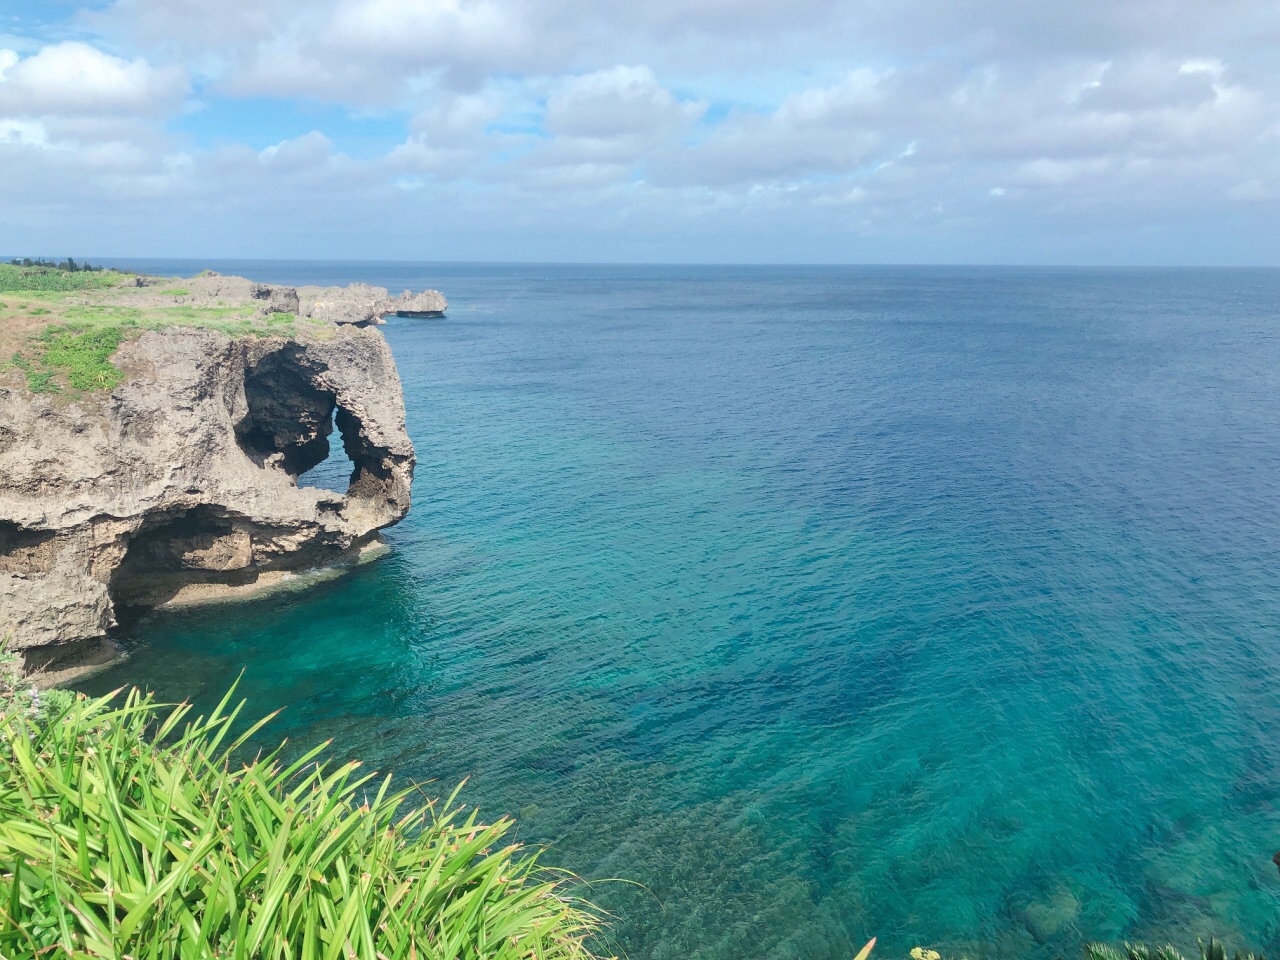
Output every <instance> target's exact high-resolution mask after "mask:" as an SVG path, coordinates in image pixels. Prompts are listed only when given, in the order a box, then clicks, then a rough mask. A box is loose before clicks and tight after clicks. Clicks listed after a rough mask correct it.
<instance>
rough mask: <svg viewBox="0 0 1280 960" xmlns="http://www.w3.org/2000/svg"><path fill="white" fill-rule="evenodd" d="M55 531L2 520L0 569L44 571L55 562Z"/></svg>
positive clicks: (11, 571) (0, 523) (0, 525)
mask: <svg viewBox="0 0 1280 960" xmlns="http://www.w3.org/2000/svg"><path fill="white" fill-rule="evenodd" d="M53 537H54V534H53V531H51V530H27V529H25V528H23V527H20V526H18V524H16V523H14V522H13V521H12V520H0V571H4V572H6V573H37V572H39V573H44V572H46V571H47V570H48V569H49V565H50V564H51V563H52V562H53V546H54V545H53V542H52V541H53Z"/></svg>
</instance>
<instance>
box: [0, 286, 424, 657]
mask: <svg viewBox="0 0 1280 960" xmlns="http://www.w3.org/2000/svg"><path fill="white" fill-rule="evenodd" d="M255 287H256V288H259V289H257V290H256V292H252V293H251V294H250V299H255V298H256V299H257V300H259V301H261V302H262V303H264V304H267V305H268V306H269V310H266V311H261V315H262V316H263V317H266V318H267V319H268V320H269V321H270V322H269V323H267V325H266V327H265V328H261V327H252V328H246V329H245V330H241V329H238V328H236V327H234V326H232V327H229V328H227V327H226V325H225V324H222V326H223V327H224V329H215V328H212V327H210V326H202V325H200V324H199V323H194V324H192V323H187V324H177V325H170V326H164V325H161V326H159V328H157V329H149V330H145V332H141V333H140V335H139V334H137V333H136V332H131V333H130V335H129V337H128V338H127V339H123V340H122V342H120V343H119V344H118V346H117V347H116V349H115V350H114V352H113V353H112V355H111V357H110V361H111V363H112V365H113V367H114V368H115V369H116V370H118V371H119V375H118V380H119V382H118V383H117V384H116V385H114V387H113V388H111V389H110V390H109V391H108V390H105V389H103V390H96V391H95V390H83V391H76V390H73V389H70V388H68V389H66V390H64V391H57V390H53V391H42V390H40V389H34V390H33V389H31V387H30V383H37V384H42V383H46V382H47V381H44V380H33V381H29V382H23V381H22V379H21V378H19V377H16V376H9V377H6V378H0V631H2V632H9V633H11V637H10V643H11V645H12V646H13V647H15V648H17V649H19V650H21V651H22V652H23V653H24V654H25V655H26V659H27V663H28V665H29V666H36V667H38V666H41V665H43V664H44V663H45V662H50V661H56V660H59V659H65V658H66V656H67V655H68V653H71V652H75V651H76V650H78V651H79V653H78V654H77V655H83V654H84V653H86V652H87V651H88V650H91V649H92V648H93V647H94V646H95V645H100V644H101V641H102V638H105V637H107V636H108V635H109V634H110V632H111V630H112V629H113V628H114V627H115V626H116V625H117V617H118V612H119V611H120V610H121V609H122V608H129V607H151V606H156V605H159V604H162V603H166V602H169V601H171V600H175V599H177V600H183V599H193V598H194V599H213V598H218V597H222V596H231V595H235V594H237V593H238V592H244V591H251V590H254V589H260V588H261V587H262V586H264V585H266V584H270V583H272V582H274V581H276V580H279V579H282V578H285V577H288V576H289V575H291V574H293V573H296V572H298V571H303V570H307V569H312V568H316V567H320V566H325V565H329V564H333V563H335V562H340V561H342V560H344V559H349V558H352V557H354V556H355V555H356V554H358V553H359V552H360V551H361V550H362V549H364V548H367V547H368V546H370V545H371V544H373V543H376V542H377V531H378V530H380V529H381V528H383V527H386V526H389V525H391V524H394V523H396V522H397V521H399V520H400V519H401V518H402V517H404V515H405V514H406V513H407V512H408V509H409V502H410V485H411V483H412V480H413V469H414V463H415V460H414V451H413V446H412V444H411V443H410V441H409V437H408V434H407V433H406V431H405V416H404V398H403V394H402V391H401V385H400V379H399V376H398V374H397V372H396V366H395V362H394V360H393V359H392V356H391V351H390V349H389V347H388V346H387V343H386V341H385V340H384V339H383V337H382V335H381V334H380V333H379V332H378V331H377V330H376V329H375V328H371V327H368V326H366V325H365V324H366V323H367V322H368V321H367V320H364V319H363V317H364V316H367V314H366V315H362V320H357V321H356V322H354V323H353V322H352V320H351V319H348V317H347V316H344V317H343V318H342V320H341V321H340V320H338V319H337V318H334V319H333V320H329V321H325V320H321V319H314V318H313V319H309V320H305V321H304V320H303V319H302V318H296V319H295V318H293V317H289V316H288V315H287V314H285V315H283V316H284V318H285V323H284V326H285V327H286V329H280V330H279V331H278V332H277V330H276V327H277V326H279V325H280V324H281V320H280V318H281V316H282V314H281V313H280V312H279V311H280V310H281V308H282V307H283V308H284V309H285V310H288V309H289V308H290V307H291V306H292V307H293V309H294V310H297V309H298V308H297V306H296V304H298V302H299V301H298V298H297V294H296V293H295V292H294V291H292V290H290V288H261V285H255ZM263 289H265V290H266V293H263V292H262V290H263ZM180 293H182V294H186V293H187V291H186V290H183V291H180ZM4 296H5V297H6V299H8V298H10V296H11V294H9V293H5V294H4ZM359 298H360V294H359V292H357V296H356V297H355V298H354V299H359ZM223 302H224V303H225V301H223ZM220 309H221V310H223V312H225V309H226V307H225V306H224V307H222V308H220ZM356 313H359V311H356ZM342 321H346V322H342ZM247 322H250V321H246V323H247ZM373 322H375V323H376V322H377V321H376V320H374V321H373ZM52 329H57V330H75V329H79V328H76V327H73V326H67V327H60V328H59V327H55V328H52ZM90 332H92V331H90ZM75 335H76V336H84V335H85V334H84V333H83V332H81V333H77V334H75ZM43 336H44V338H45V340H46V341H49V335H48V334H47V333H46V334H44V335H43ZM32 342H38V341H32ZM21 356H22V354H17V357H19V358H21ZM2 360H3V358H0V362H2ZM15 362H16V361H15ZM22 369H23V370H28V369H31V367H30V364H28V365H27V366H24V367H22ZM50 369H53V368H50ZM28 376H30V374H28ZM72 382H73V383H74V379H73V380H72ZM335 433H336V436H335V435H334V434H335ZM335 441H337V442H340V443H341V444H342V447H343V448H344V449H345V452H346V454H347V456H348V457H349V458H350V460H351V463H352V465H353V472H352V475H351V480H350V484H349V486H348V489H347V490H346V492H345V494H339V493H333V492H330V491H327V490H322V489H317V488H313V487H307V486H305V485H303V486H300V485H299V483H298V478H299V476H300V475H302V474H304V473H306V471H308V470H310V469H311V468H312V467H314V466H316V465H317V464H319V463H320V462H322V461H323V460H325V459H326V458H327V457H328V455H329V453H330V445H331V443H333V442H335Z"/></svg>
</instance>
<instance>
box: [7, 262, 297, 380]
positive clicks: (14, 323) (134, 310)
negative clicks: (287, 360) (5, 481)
mask: <svg viewBox="0 0 1280 960" xmlns="http://www.w3.org/2000/svg"><path fill="white" fill-rule="evenodd" d="M68 262H74V261H70V260H69V261H68ZM27 263H28V265H14V264H0V293H2V294H4V300H3V301H0V375H2V374H3V373H4V370H5V367H6V366H7V367H8V368H9V369H13V370H17V371H19V372H20V374H21V376H22V377H23V378H24V379H25V381H26V385H27V388H28V389H29V390H32V391H34V392H37V393H60V394H68V395H71V396H76V395H79V394H83V393H88V392H91V391H97V390H110V389H111V388H112V387H115V386H116V385H117V384H119V383H120V382H121V380H122V379H123V375H122V373H121V371H120V369H119V368H118V367H117V366H116V365H115V363H114V362H113V361H112V356H113V354H114V353H115V351H116V349H117V348H118V347H119V346H120V344H122V343H124V342H125V341H126V340H129V339H131V338H133V337H136V336H138V335H140V334H141V333H143V332H145V331H147V330H159V329H163V328H165V327H172V326H193V327H203V328H207V329H213V330H218V331H221V332H223V333H226V334H228V335H230V336H236V337H241V336H259V337H266V336H278V335H281V334H286V335H289V334H292V333H294V332H296V328H295V326H294V324H295V323H297V322H298V318H297V317H296V316H294V315H293V314H290V313H271V314H268V315H266V316H263V315H261V314H259V313H258V312H257V311H256V310H255V308H254V307H253V306H252V305H247V304H241V305H233V306H226V305H194V304H191V303H184V302H183V300H184V299H185V298H188V297H190V295H191V293H190V291H189V290H187V289H185V288H183V287H166V288H163V289H161V288H158V287H156V286H147V287H142V288H140V287H136V286H134V285H133V284H132V282H131V281H132V280H133V276H132V275H130V274H122V273H117V272H115V271H110V270H103V269H102V268H89V269H86V267H88V264H85V266H78V267H77V269H76V270H75V271H71V270H68V269H66V265H65V264H64V265H61V266H57V265H51V264H49V263H47V262H44V261H39V262H33V261H28V262H27ZM126 280H128V281H130V282H129V283H127V284H126V283H125V281H126Z"/></svg>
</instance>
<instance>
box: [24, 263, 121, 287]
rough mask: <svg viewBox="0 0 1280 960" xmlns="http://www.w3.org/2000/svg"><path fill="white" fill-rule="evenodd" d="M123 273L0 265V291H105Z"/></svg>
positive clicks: (113, 284) (117, 280)
mask: <svg viewBox="0 0 1280 960" xmlns="http://www.w3.org/2000/svg"><path fill="white" fill-rule="evenodd" d="M123 276H124V274H121V273H117V272H116V271H115V270H103V269H102V268H101V267H99V268H97V269H96V270H83V269H79V268H77V269H76V270H74V271H72V270H67V269H64V268H60V267H56V266H20V265H14V264H12V263H2V264H0V290H3V291H5V292H9V291H21V290H32V291H54V292H69V291H76V290H105V289H107V288H109V287H114V286H115V285H116V284H118V283H119V282H120V280H121V278H122V277H123Z"/></svg>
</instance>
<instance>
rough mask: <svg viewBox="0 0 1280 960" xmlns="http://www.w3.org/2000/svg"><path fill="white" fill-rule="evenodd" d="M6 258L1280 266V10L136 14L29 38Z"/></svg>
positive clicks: (812, 8) (334, 4) (166, 4)
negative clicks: (1277, 225) (70, 254)
mask: <svg viewBox="0 0 1280 960" xmlns="http://www.w3.org/2000/svg"><path fill="white" fill-rule="evenodd" d="M0 30H3V31H5V34H4V35H0V176H3V178H4V181H5V182H6V183H7V184H8V190H7V192H8V195H9V197H10V200H9V202H7V203H6V204H5V209H4V212H3V213H0V247H4V248H6V249H10V250H13V251H14V252H18V251H24V252H25V251H28V250H33V251H35V250H41V251H43V250H45V249H48V250H50V251H51V252H53V253H60V252H62V251H64V248H65V249H66V250H69V249H70V248H71V247H75V249H76V250H79V251H82V252H83V254H82V255H84V254H88V253H91V252H92V253H94V254H98V253H104V254H110V253H118V254H121V255H123V254H130V253H131V254H138V255H146V254H160V253H175V254H188V255H192V256H212V255H217V254H225V255H257V256H282V257H287V256H333V257H353V258H354V257H400V258H404V259H417V258H427V259H455V258H456V259H473V258H474V259H592V260H594V259H606V260H609V259H612V260H631V259H638V260H659V261H664V260H669V261H688V260H695V261H696V260H703V261H722V260H730V261H732V260H748V261H779V262H788V261H808V262H828V261H830V262H873V261H912V262H926V261H945V262H973V261H979V262H1050V263H1052V262H1062V263H1073V262H1076V263H1078V262H1084V263H1152V262H1154V263H1159V262H1167V263H1184V262H1185V263H1265V264H1276V263H1280V239H1278V237H1277V231H1275V230H1274V228H1273V227H1272V226H1271V224H1272V221H1273V220H1274V219H1275V218H1276V217H1277V215H1280V149H1278V148H1280V62H1277V61H1276V60H1275V58H1274V56H1273V55H1272V53H1273V51H1274V49H1275V48H1276V44H1277V42H1278V41H1280V8H1277V7H1276V6H1275V5H1260V4H1257V3H1239V2H1233V0H1224V2H1223V3H1219V4H1216V5H1213V6H1212V8H1210V6H1209V5H1206V4H1203V3H1200V2H1190V0H1163V2H1159V3H1157V2H1155V0H1113V2H1102V0H1082V2H1081V3H1077V4H1074V5H1070V6H1069V7H1068V6H1062V5H1058V6H1052V7H1051V6H1050V5H1045V4H1026V3H1021V2H1018V0H959V2H954V0H953V2H944V0H904V2H902V3H898V4H882V3H875V2H870V0H866V2H843V0H796V2H793V3H790V4H785V5H784V4H779V3H777V2H772V0H683V2H679V3H677V2H675V0H649V2H642V3H637V4H630V5H614V4H598V3H590V2H584V0H539V2H533V0H318V2H310V3H302V2H300V0H252V2H249V0H223V2H221V3H219V4H207V3H199V2H196V0H116V2H115V3H113V4H111V5H108V6H106V7H102V6H95V7H92V8H88V7H86V8H85V9H83V10H78V11H76V10H73V9H71V8H68V16H67V17H66V18H65V19H64V20H62V21H59V22H54V23H50V22H48V21H43V22H36V21H35V20H30V21H28V20H25V19H24V18H23V15H22V14H18V15H17V16H16V17H14V18H12V21H11V22H10V23H9V24H7V25H3V26H0Z"/></svg>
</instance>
